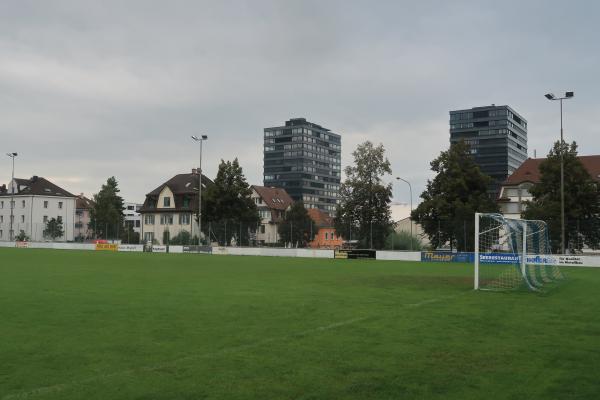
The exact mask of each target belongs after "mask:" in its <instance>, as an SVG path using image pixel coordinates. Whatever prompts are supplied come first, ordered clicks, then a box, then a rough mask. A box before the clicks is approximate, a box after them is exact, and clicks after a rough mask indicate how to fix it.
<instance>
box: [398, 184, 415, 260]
mask: <svg viewBox="0 0 600 400" xmlns="http://www.w3.org/2000/svg"><path fill="white" fill-rule="evenodd" d="M396 179H397V180H399V181H402V182H405V183H407V184H408V190H409V192H410V213H411V215H410V217H409V219H410V250H411V251H412V250H413V222H412V210H413V202H412V186H411V185H410V182H409V181H407V180H406V179H402V178H400V177H399V176H397V177H396Z"/></svg>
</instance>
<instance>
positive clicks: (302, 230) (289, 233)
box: [277, 201, 317, 247]
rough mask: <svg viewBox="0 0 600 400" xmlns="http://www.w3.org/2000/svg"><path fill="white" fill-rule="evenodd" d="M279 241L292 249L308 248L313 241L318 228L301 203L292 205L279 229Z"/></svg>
mask: <svg viewBox="0 0 600 400" xmlns="http://www.w3.org/2000/svg"><path fill="white" fill-rule="evenodd" d="M277 232H278V233H279V239H280V240H281V242H283V243H288V244H290V246H291V247H306V246H307V245H308V243H309V242H310V241H312V240H313V238H314V235H315V234H316V233H317V228H316V226H315V223H314V221H313V219H312V218H311V217H310V216H309V215H308V211H307V210H306V208H304V204H303V203H302V202H301V201H297V202H295V203H294V204H292V205H291V207H290V208H289V210H287V211H286V212H285V215H284V217H283V221H281V223H280V224H279V226H278V227H277Z"/></svg>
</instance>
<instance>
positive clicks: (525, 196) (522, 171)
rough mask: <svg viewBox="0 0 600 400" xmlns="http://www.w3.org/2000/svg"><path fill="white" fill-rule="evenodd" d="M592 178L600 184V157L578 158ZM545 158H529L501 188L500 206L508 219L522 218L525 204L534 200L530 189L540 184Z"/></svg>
mask: <svg viewBox="0 0 600 400" xmlns="http://www.w3.org/2000/svg"><path fill="white" fill-rule="evenodd" d="M577 158H578V159H579V161H581V163H582V164H583V166H584V167H585V169H586V170H587V171H588V172H589V173H590V175H591V176H592V178H594V179H595V180H597V181H598V182H600V155H597V156H579V157H577ZM544 160H545V158H528V159H527V160H525V162H524V163H523V164H521V166H520V167H519V168H517V169H516V170H515V172H513V173H512V175H511V176H509V177H508V178H507V179H506V181H504V183H503V184H502V187H501V188H500V195H499V198H498V205H499V206H500V212H501V213H502V214H503V215H504V216H505V217H507V218H516V219H520V218H521V212H523V211H524V210H525V204H524V202H525V201H527V200H532V196H531V193H530V192H529V189H531V187H532V186H533V185H534V184H536V183H538V182H540V179H541V175H540V169H539V168H540V164H541V163H542V162H543V161H544Z"/></svg>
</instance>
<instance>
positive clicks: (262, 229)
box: [260, 225, 265, 233]
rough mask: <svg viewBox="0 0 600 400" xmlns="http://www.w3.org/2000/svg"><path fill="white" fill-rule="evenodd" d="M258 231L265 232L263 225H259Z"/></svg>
mask: <svg viewBox="0 0 600 400" xmlns="http://www.w3.org/2000/svg"><path fill="white" fill-rule="evenodd" d="M260 233H265V226H264V225H261V226H260Z"/></svg>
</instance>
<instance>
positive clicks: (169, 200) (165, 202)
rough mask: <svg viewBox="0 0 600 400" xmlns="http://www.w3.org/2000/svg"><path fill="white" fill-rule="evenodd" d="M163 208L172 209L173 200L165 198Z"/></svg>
mask: <svg viewBox="0 0 600 400" xmlns="http://www.w3.org/2000/svg"><path fill="white" fill-rule="evenodd" d="M163 207H171V198H170V197H163Z"/></svg>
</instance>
